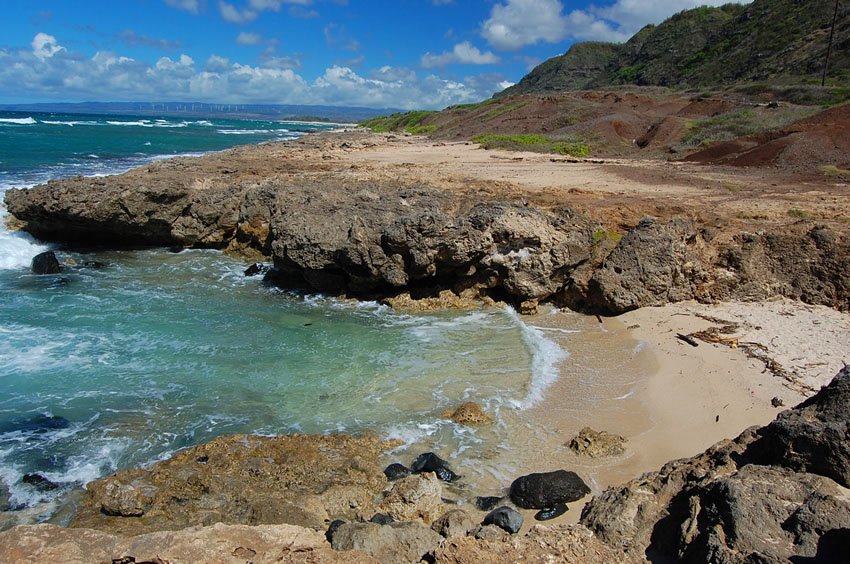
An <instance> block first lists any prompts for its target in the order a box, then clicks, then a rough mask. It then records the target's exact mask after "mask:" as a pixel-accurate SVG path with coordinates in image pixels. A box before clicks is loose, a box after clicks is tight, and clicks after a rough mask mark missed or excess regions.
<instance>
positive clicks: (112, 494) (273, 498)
mask: <svg viewBox="0 0 850 564" xmlns="http://www.w3.org/2000/svg"><path fill="white" fill-rule="evenodd" d="M395 444H396V443H393V442H387V441H381V440H379V439H377V438H373V437H351V436H347V435H286V436H281V437H258V436H252V435H234V436H229V437H219V438H217V439H215V440H213V441H210V442H209V443H206V444H203V445H199V446H197V447H193V448H191V449H187V450H185V451H182V452H180V453H178V454H176V455H174V456H173V457H172V458H170V459H169V460H166V461H164V462H160V463H158V464H155V465H154V466H152V467H150V468H148V469H134V470H128V471H124V472H119V473H118V474H116V475H115V476H112V477H109V478H106V479H104V480H99V481H96V482H92V483H90V484H88V485H87V487H86V492H85V495H84V496H83V499H82V501H81V502H80V506H79V509H78V511H77V514H76V515H75V516H74V517H73V519H72V520H71V525H72V526H74V527H83V528H91V529H98V530H103V531H108V532H112V533H118V534H123V535H138V534H143V533H149V532H154V531H162V530H178V529H183V528H186V527H191V526H196V525H212V524H214V523H219V522H221V523H230V524H245V525H260V524H276V523H288V524H291V525H300V526H305V527H312V528H315V529H321V530H324V528H325V527H326V523H327V521H328V520H330V519H332V518H347V519H352V518H354V517H355V516H356V515H357V514H358V512H361V511H365V512H368V511H369V510H374V508H375V507H374V501H373V500H374V498H375V497H376V496H377V495H378V494H379V493H380V492H381V491H382V490H383V489H384V488H385V487H386V485H387V480H386V477H385V476H384V473H383V468H382V466H380V465H379V464H378V459H379V457H380V454H381V453H382V452H383V451H384V450H386V449H388V448H391V447H392V446H394V445H395ZM131 515H132V517H130V516H131Z"/></svg>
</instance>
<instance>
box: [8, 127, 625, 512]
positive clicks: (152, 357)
mask: <svg viewBox="0 0 850 564" xmlns="http://www.w3.org/2000/svg"><path fill="white" fill-rule="evenodd" d="M331 127H332V126H328V125H321V124H304V123H287V122H269V121H251V120H219V119H208V120H207V119H182V118H173V117H162V118H151V117H133V116H90V115H52V114H51V115H47V114H34V113H30V114H10V113H5V114H4V113H0V199H2V194H3V193H5V191H6V190H8V189H9V188H10V187H26V186H32V185H34V184H37V183H41V182H45V181H47V180H49V179H53V178H62V177H68V176H75V175H103V174H112V173H118V172H122V171H125V170H128V169H129V168H131V167H134V166H137V165H140V164H143V163H146V162H149V161H151V160H155V159H161V158H167V157H169V156H174V155H200V154H204V153H207V152H210V151H216V150H221V149H225V148H228V147H232V146H234V145H236V144H243V143H258V142H284V143H285V142H286V141H287V140H291V139H294V138H296V137H298V136H300V135H303V134H304V133H307V132H311V131H317V130H324V129H329V128H331ZM5 218H6V211H5V209H0V219H5ZM48 248H50V246H49V245H47V244H44V243H42V242H39V241H36V240H34V239H32V238H31V237H29V236H27V235H26V234H24V233H20V232H12V231H10V230H9V229H8V228H7V227H6V225H5V222H3V225H2V227H0V481H2V482H3V483H4V484H5V485H6V486H7V487H8V488H9V490H10V492H11V504H12V506H13V508H15V509H24V508H29V509H30V510H31V511H32V512H34V514H36V515H37V517H36V520H46V519H49V518H51V515H53V514H54V513H55V512H56V511H57V508H59V507H60V506H61V505H62V503H63V500H64V499H65V496H66V494H68V492H71V491H73V490H76V489H79V488H80V487H82V486H83V485H84V484H85V483H86V482H88V481H90V480H94V479H97V478H100V477H103V476H106V475H108V474H110V473H112V472H115V471H117V470H121V469H125V468H129V467H134V466H139V465H147V464H151V463H154V462H156V461H158V460H163V459H165V458H167V457H168V456H170V455H171V454H173V453H174V452H176V451H178V450H180V449H182V448H186V447H188V446H191V445H196V444H199V443H202V442H204V441H208V440H210V439H212V438H214V437H216V436H220V435H223V434H230V433H260V434H268V435H272V434H282V433H292V432H303V433H329V432H347V433H354V432H373V433H376V434H378V435H380V436H383V437H387V438H397V439H402V440H403V441H405V444H406V446H405V447H402V448H401V449H400V450H399V452H398V455H399V456H401V457H403V458H402V461H405V458H404V457H410V456H412V454H413V453H416V452H422V451H423V450H434V451H436V452H438V453H439V454H441V456H444V457H445V458H450V459H452V460H461V459H462V460H463V462H459V464H460V465H461V470H463V471H464V473H465V474H466V475H467V476H476V475H477V476H498V477H500V478H502V477H503V476H502V474H501V473H502V472H503V469H500V468H497V467H496V466H497V465H498V464H501V462H499V460H500V459H499V456H497V454H498V453H499V452H502V453H504V452H507V451H508V450H509V449H510V448H512V447H511V444H512V441H514V440H515V438H516V437H515V436H514V435H512V433H514V432H515V429H513V430H512V425H514V424H513V423H512V421H514V420H516V418H517V414H521V413H522V412H523V411H525V410H528V409H531V408H533V407H534V406H535V405H538V404H539V403H540V402H541V401H542V400H543V398H544V397H545V393H546V390H547V388H548V387H549V386H550V385H551V384H552V383H553V382H555V381H556V380H557V379H558V378H559V374H560V371H561V370H562V368H563V366H564V363H565V362H566V361H567V360H568V359H570V358H571V357H570V351H569V345H568V343H567V341H565V339H567V340H568V339H569V337H570V336H571V335H573V334H577V333H581V332H582V331H586V326H587V321H586V320H584V319H582V318H579V317H578V316H575V317H569V316H566V317H565V318H564V319H566V320H567V321H566V322H565V321H563V320H562V321H559V328H557V329H551V328H546V327H542V326H537V325H533V324H529V323H528V322H526V321H525V320H524V319H522V318H521V317H520V316H518V315H517V314H516V313H515V312H514V311H513V310H511V309H509V308H505V309H491V310H483V311H474V312H461V313H438V314H429V315H406V314H400V313H395V312H393V311H392V310H390V309H389V308H387V307H386V306H383V305H380V304H377V303H372V302H354V301H347V300H342V299H334V298H328V297H323V296H319V295H313V294H304V293H297V292H289V291H282V290H280V289H277V288H274V287H271V286H268V285H266V284H264V283H263V282H262V280H261V278H259V277H245V276H244V275H243V270H244V269H245V267H246V264H244V263H243V262H242V261H240V260H238V259H236V258H233V257H230V256H226V255H224V254H222V253H220V252H216V251H210V250H187V251H183V252H180V253H172V252H169V251H167V250H165V249H147V250H120V251H98V252H88V253H78V252H68V251H65V250H62V251H61V252H60V253H59V255H60V259H61V260H64V261H66V262H67V263H69V265H68V266H67V268H66V269H65V272H63V273H62V274H61V275H57V276H35V275H33V274H31V273H30V270H29V266H30V261H31V258H32V257H33V256H34V255H35V254H37V253H39V252H41V251H43V250H46V249H48ZM95 262H97V263H101V265H99V266H102V268H93V267H87V266H86V264H93V263H95ZM72 264H74V265H76V266H72ZM570 320H573V321H570ZM564 323H566V324H567V325H566V326H565V325H564ZM570 323H574V324H575V327H572V326H570V325H569V324H570ZM600 362H604V359H602V360H600ZM589 373H590V372H586V371H585V374H589ZM600 393H601V394H603V395H604V394H621V393H622V390H621V389H619V388H617V387H616V386H609V387H607V388H604V389H602V390H601V391H600ZM470 400H472V401H477V402H479V403H480V404H481V405H482V406H483V407H484V408H485V410H486V411H487V412H488V413H489V414H491V415H493V416H494V417H495V420H496V421H495V424H494V425H492V426H489V427H485V428H480V429H475V428H470V427H461V426H458V425H455V424H454V423H452V422H450V421H448V420H445V419H442V418H441V417H440V413H441V412H442V411H443V410H444V409H446V408H449V407H453V406H456V405H457V404H459V403H461V402H463V401H470ZM571 409H572V408H571ZM520 441H521V442H522V443H524V444H529V443H528V441H526V440H522V439H520ZM494 453H495V454H494ZM502 460H504V457H503V458H502ZM33 476H38V478H35V479H33ZM40 478H44V479H46V480H48V481H49V484H47V485H46V486H45V483H44V482H41V480H40ZM38 482H41V483H38Z"/></svg>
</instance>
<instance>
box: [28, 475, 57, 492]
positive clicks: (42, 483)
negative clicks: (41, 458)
mask: <svg viewBox="0 0 850 564" xmlns="http://www.w3.org/2000/svg"><path fill="white" fill-rule="evenodd" d="M21 482H23V483H25V484H27V485H29V486H32V487H33V488H35V489H36V490H38V491H40V492H50V491H53V490H57V489H59V484H57V483H55V482H51V481H50V480H48V479H47V478H45V477H44V476H42V475H41V474H24V477H23V478H21Z"/></svg>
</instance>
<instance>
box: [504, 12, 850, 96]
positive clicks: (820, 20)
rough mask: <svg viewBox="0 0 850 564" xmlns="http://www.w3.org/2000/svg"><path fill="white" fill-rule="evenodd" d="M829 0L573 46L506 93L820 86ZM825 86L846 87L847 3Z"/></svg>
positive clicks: (686, 20) (693, 17) (683, 22)
mask: <svg viewBox="0 0 850 564" xmlns="http://www.w3.org/2000/svg"><path fill="white" fill-rule="evenodd" d="M834 10H835V1H834V0H754V1H753V2H752V3H751V4H749V5H745V6H744V5H740V4H726V5H724V6H719V7H716V8H711V7H700V8H695V9H692V10H686V11H684V12H680V13H678V14H676V15H674V16H672V17H671V18H669V19H667V20H666V21H664V22H662V23H661V24H659V25H657V26H656V25H648V26H646V27H644V28H643V29H642V30H640V31H639V32H638V33H637V34H635V35H634V36H633V37H632V38H631V39H630V40H629V41H627V42H626V43H623V44H614V43H599V42H589V43H577V44H575V45H573V46H572V47H571V48H570V49H569V50H568V51H567V52H566V53H565V54H563V55H560V56H558V57H554V58H552V59H549V60H548V61H545V62H544V63H542V64H540V65H538V66H537V67H536V68H534V69H533V70H532V71H531V72H530V73H529V74H528V75H526V76H525V77H524V78H523V79H522V80H521V81H520V82H519V83H518V84H516V85H514V86H511V87H510V88H508V89H506V90H504V91H502V92H500V93H498V94H496V95H495V97H501V96H507V95H512V94H529V93H546V92H558V91H569V90H592V89H599V88H610V87H612V86H620V85H637V86H665V87H671V88H699V87H709V88H711V87H725V86H730V85H733V84H741V83H755V82H770V83H771V84H774V85H783V84H815V83H816V84H820V78H821V72H822V70H823V63H824V60H825V56H826V51H827V45H828V41H829V34H830V27H831V24H832V18H833V14H834ZM827 81H828V83H832V84H835V83H839V84H845V85H848V86H850V2H848V1H847V0H842V1H841V2H839V11H838V18H837V22H836V25H835V34H834V38H833V45H832V53H831V57H830V65H829V72H828V74H827Z"/></svg>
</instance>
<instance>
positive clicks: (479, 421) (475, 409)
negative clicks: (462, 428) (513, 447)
mask: <svg viewBox="0 0 850 564" xmlns="http://www.w3.org/2000/svg"><path fill="white" fill-rule="evenodd" d="M440 416H441V417H444V418H446V419H451V420H452V421H454V422H455V423H457V424H459V425H489V424H490V423H492V422H493V418H492V417H490V416H489V415H487V414H486V413H484V410H483V409H481V406H480V405H478V404H477V403H475V402H472V401H468V402H466V403H462V404H460V405H459V406H457V407H456V408H454V409H447V410H445V411H443V412H442V413H441V414H440Z"/></svg>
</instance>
